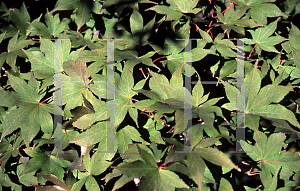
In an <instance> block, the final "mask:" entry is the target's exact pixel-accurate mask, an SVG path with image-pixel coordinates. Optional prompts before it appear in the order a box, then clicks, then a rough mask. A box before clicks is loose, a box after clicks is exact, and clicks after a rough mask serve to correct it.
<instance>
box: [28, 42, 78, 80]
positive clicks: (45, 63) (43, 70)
mask: <svg viewBox="0 0 300 191" xmlns="http://www.w3.org/2000/svg"><path fill="white" fill-rule="evenodd" d="M40 42H41V46H40V51H28V50H23V51H24V53H25V54H26V55H27V57H28V59H29V61H30V63H31V64H32V70H33V72H34V74H35V76H36V77H37V78H38V79H49V78H52V80H51V81H53V75H54V72H56V73H59V72H62V64H61V63H60V62H57V61H55V43H54V42H52V41H51V40H48V39H44V38H41V40H40ZM61 46H62V49H61V52H62V59H61V62H62V63H63V62H66V61H68V60H73V59H74V58H72V56H71V55H69V54H70V51H71V42H70V40H62V41H61Z"/></svg>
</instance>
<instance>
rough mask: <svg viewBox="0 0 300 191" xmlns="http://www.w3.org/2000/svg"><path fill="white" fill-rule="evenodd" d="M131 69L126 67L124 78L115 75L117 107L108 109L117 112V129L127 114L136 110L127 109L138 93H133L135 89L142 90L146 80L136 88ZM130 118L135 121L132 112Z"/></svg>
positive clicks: (123, 73)
mask: <svg viewBox="0 0 300 191" xmlns="http://www.w3.org/2000/svg"><path fill="white" fill-rule="evenodd" d="M129 67H130V66H127V65H125V68H124V69H123V71H122V76H119V75H118V74H117V73H115V82H116V85H115V92H116V93H115V103H114V104H115V107H114V108H108V109H114V110H115V126H116V127H117V126H118V125H119V124H120V123H121V122H122V121H123V120H124V118H125V116H126V114H127V112H128V111H129V110H130V109H131V110H136V109H133V108H129V107H127V106H128V105H130V104H131V103H132V101H131V99H132V97H133V96H134V95H136V94H137V93H136V92H135V91H133V89H141V88H142V87H143V86H144V84H145V82H146V80H145V79H144V80H141V81H139V82H138V83H137V84H136V85H135V86H134V79H133V76H132V74H131V72H130V71H129ZM129 114H130V116H131V117H132V118H133V119H135V118H136V116H133V115H132V114H133V113H131V112H129Z"/></svg>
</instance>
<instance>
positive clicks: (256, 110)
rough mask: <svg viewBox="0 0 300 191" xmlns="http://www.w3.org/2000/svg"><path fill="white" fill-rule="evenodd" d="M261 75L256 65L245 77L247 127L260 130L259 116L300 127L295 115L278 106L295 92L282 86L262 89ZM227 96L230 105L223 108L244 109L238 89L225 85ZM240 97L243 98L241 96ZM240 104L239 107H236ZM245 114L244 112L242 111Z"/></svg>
mask: <svg viewBox="0 0 300 191" xmlns="http://www.w3.org/2000/svg"><path fill="white" fill-rule="evenodd" d="M260 84H261V75H260V71H259V70H258V69H257V66H256V65H255V66H254V67H253V69H252V70H251V72H249V73H248V74H247V75H246V77H245V87H246V89H245V113H246V126H248V127H250V128H251V129H253V130H257V128H258V120H259V117H258V116H262V117H265V118H269V119H272V118H275V119H283V120H287V121H288V122H290V123H291V124H292V125H294V126H296V127H298V128H299V127H300V124H299V123H298V121H297V119H296V117H295V115H294V114H293V112H292V111H290V110H288V109H287V108H286V107H284V106H282V105H280V104H276V103H279V102H280V101H281V100H282V99H283V98H284V97H285V96H286V95H287V94H288V93H289V92H290V91H292V90H293V87H291V86H281V85H275V84H269V85H266V86H264V87H262V88H261V85H260ZM224 86H225V92H226V96H227V98H228V99H229V101H230V103H226V104H224V105H223V106H222V107H223V108H226V109H228V110H230V111H232V110H236V109H237V108H244V106H243V104H244V103H243V102H241V100H238V102H237V100H236V99H237V94H241V93H240V91H238V90H237V88H236V87H234V86H232V85H229V84H224ZM239 97H242V96H241V95H239ZM236 104H238V107H236ZM242 112H243V111H242Z"/></svg>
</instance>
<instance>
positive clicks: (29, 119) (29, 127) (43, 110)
mask: <svg viewBox="0 0 300 191" xmlns="http://www.w3.org/2000/svg"><path fill="white" fill-rule="evenodd" d="M8 74H9V73H8ZM9 82H10V84H11V86H12V87H13V89H14V90H15V91H16V92H17V94H15V95H14V98H13V99H15V100H14V101H13V102H14V103H15V104H16V105H17V106H18V107H19V108H18V109H16V110H13V111H12V112H10V113H9V114H8V115H7V116H6V118H5V120H4V124H3V132H2V136H1V139H3V137H5V136H6V135H8V134H10V133H12V132H13V131H15V130H16V129H18V128H19V127H21V133H22V136H23V138H24V141H25V143H26V145H29V143H30V142H31V140H32V139H33V138H34V137H35V136H36V135H37V133H38V132H39V130H40V129H41V128H42V130H43V131H44V132H45V133H52V130H53V122H52V117H51V115H50V113H54V105H49V104H45V103H42V104H41V103H40V99H41V98H42V97H43V95H41V94H40V93H39V89H38V88H39V87H38V86H39V83H38V82H37V81H36V79H35V78H34V76H33V75H32V74H31V77H30V79H29V82H28V84H27V83H26V82H25V81H24V80H23V79H21V78H18V77H15V76H13V75H11V74H9ZM0 93H1V94H3V92H0ZM6 98H7V97H4V99H6ZM4 103H5V101H4ZM4 105H5V104H4Z"/></svg>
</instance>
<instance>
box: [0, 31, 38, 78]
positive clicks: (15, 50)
mask: <svg viewBox="0 0 300 191" xmlns="http://www.w3.org/2000/svg"><path fill="white" fill-rule="evenodd" d="M18 36H19V31H18V32H17V33H16V34H15V35H14V36H13V38H11V39H10V40H9V42H8V46H7V52H2V53H1V54H0V67H2V65H3V63H4V62H5V61H6V63H7V64H8V65H10V66H11V67H12V69H13V71H14V72H17V71H18V68H17V67H16V61H17V57H18V56H22V57H25V58H26V55H24V53H23V51H22V50H21V49H23V48H24V47H26V46H28V45H31V44H34V41H32V40H25V39H24V38H22V37H21V38H19V39H18ZM3 37H4V36H3ZM3 37H2V38H3Z"/></svg>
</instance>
